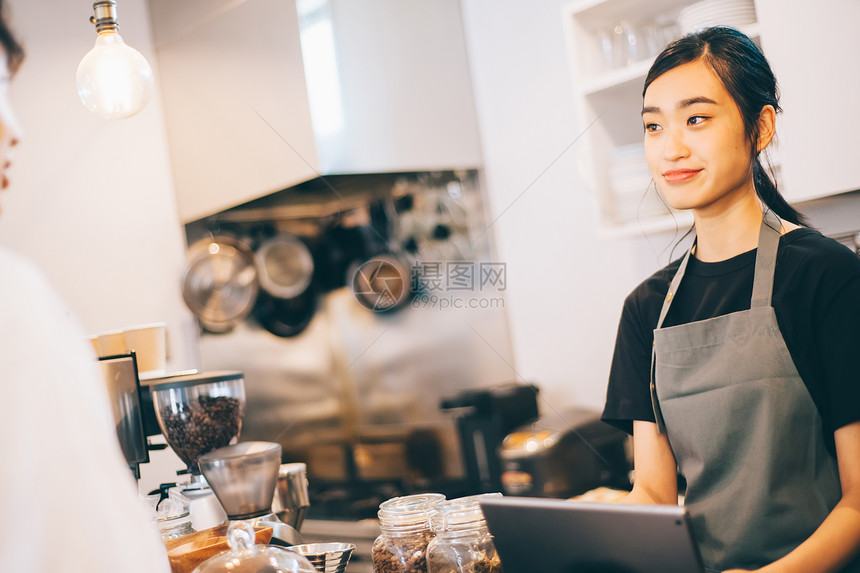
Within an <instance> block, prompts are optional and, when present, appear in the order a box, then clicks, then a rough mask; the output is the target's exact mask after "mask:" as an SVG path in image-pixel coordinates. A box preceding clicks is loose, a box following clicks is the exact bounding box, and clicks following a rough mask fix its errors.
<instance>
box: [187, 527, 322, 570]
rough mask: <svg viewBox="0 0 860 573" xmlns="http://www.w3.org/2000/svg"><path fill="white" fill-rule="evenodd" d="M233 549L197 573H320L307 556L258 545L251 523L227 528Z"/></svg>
mask: <svg viewBox="0 0 860 573" xmlns="http://www.w3.org/2000/svg"><path fill="white" fill-rule="evenodd" d="M227 543H228V544H229V545H230V549H228V550H227V551H223V552H221V553H219V554H218V555H216V556H214V557H211V558H209V559H207V560H206V561H204V562H203V563H201V564H200V565H199V566H198V567H197V568H196V569H195V570H194V571H193V573H221V572H227V571H229V572H230V573H257V572H259V571H266V572H267V573H316V569H314V566H313V565H311V562H310V561H308V560H307V558H306V557H304V556H303V555H300V554H299V553H296V552H294V551H288V550H286V549H283V548H281V547H277V546H274V545H254V529H253V527H251V524H250V523H248V522H247V521H234V522H233V523H231V524H230V527H228V528H227Z"/></svg>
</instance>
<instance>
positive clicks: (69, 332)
mask: <svg viewBox="0 0 860 573" xmlns="http://www.w3.org/2000/svg"><path fill="white" fill-rule="evenodd" d="M4 8H5V7H4V6H3V1H2V0H0V56H2V57H0V173H2V174H0V179H2V189H5V188H6V187H7V186H8V179H7V177H6V174H5V171H6V169H7V168H8V167H9V166H10V165H11V159H12V158H11V152H12V150H13V149H14V147H15V146H16V145H17V143H18V140H19V137H20V131H19V129H18V125H17V123H16V121H15V117H14V114H13V112H12V109H11V106H10V103H9V98H8V89H9V81H10V79H11V76H12V74H14V72H15V71H16V70H17V68H18V67H19V65H20V64H21V61H22V60H23V50H22V49H21V46H20V45H19V44H18V42H17V41H16V39H15V37H14V36H13V34H12V32H11V31H10V30H9V28H8V24H7V22H6V20H5V11H4ZM0 325H2V330H0V380H2V390H3V396H2V399H0V436H2V439H0V513H2V515H0V571H10V572H11V571H14V572H16V573H30V572H40V573H41V572H48V571H50V572H52V573H53V572H63V573H66V572H74V573H77V572H81V573H83V572H86V573H108V572H110V573H136V572H140V573H161V572H165V573H166V572H168V571H169V570H170V569H169V566H168V562H167V557H166V554H165V551H164V546H163V545H162V544H161V540H160V538H159V535H158V530H157V527H156V526H155V524H154V523H153V522H152V521H151V520H149V519H148V518H147V513H146V509H145V507H144V506H143V505H142V502H141V501H140V500H139V498H138V496H137V490H136V487H135V483H134V479H133V478H132V476H131V473H130V472H129V469H128V466H127V465H126V463H125V460H124V459H123V456H122V453H121V452H120V448H119V443H118V441H117V438H116V432H115V429H114V427H113V423H112V418H111V410H110V406H109V403H108V399H107V392H106V389H105V386H104V382H103V381H102V378H101V374H100V372H99V370H98V366H97V363H96V360H95V356H93V352H92V347H91V346H90V345H89V342H88V341H87V338H86V336H85V335H84V332H83V330H82V329H81V328H80V326H79V325H78V323H77V322H76V321H75V320H74V319H73V318H72V317H71V314H70V312H69V309H68V308H67V307H66V306H65V305H64V304H63V302H62V301H61V300H60V298H59V297H58V295H57V293H56V292H54V290H53V289H52V288H51V287H50V285H49V284H48V283H47V281H46V280H45V278H44V276H43V275H42V274H41V273H40V272H39V271H38V270H37V269H36V268H35V266H33V265H32V264H31V263H29V262H28V261H26V260H24V259H23V258H22V257H20V256H19V255H16V254H13V253H11V252H9V251H7V250H5V249H2V248H0Z"/></svg>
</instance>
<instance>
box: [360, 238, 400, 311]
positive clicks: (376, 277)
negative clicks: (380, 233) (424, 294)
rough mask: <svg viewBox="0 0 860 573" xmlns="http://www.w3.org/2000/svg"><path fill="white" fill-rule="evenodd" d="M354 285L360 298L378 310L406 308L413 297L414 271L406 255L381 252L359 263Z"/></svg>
mask: <svg viewBox="0 0 860 573" xmlns="http://www.w3.org/2000/svg"><path fill="white" fill-rule="evenodd" d="M350 287H351V288H352V293H353V295H354V296H355V298H356V300H358V302H359V303H361V305H362V306H364V307H365V308H368V309H370V310H372V311H374V312H391V311H395V310H398V309H400V308H402V307H403V306H404V305H406V304H407V303H408V302H409V301H410V299H411V298H412V295H413V292H412V275H411V271H410V267H409V264H408V263H407V262H406V260H405V257H403V256H401V255H400V254H398V253H393V252H390V253H381V254H378V255H374V256H372V257H370V258H368V259H367V260H365V261H362V262H361V263H360V264H357V265H355V267H354V269H353V271H352V279H351V281H350Z"/></svg>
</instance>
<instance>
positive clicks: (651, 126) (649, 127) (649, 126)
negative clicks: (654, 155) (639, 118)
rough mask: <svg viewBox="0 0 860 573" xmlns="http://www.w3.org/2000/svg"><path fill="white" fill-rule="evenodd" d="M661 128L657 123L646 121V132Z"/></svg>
mask: <svg viewBox="0 0 860 573" xmlns="http://www.w3.org/2000/svg"><path fill="white" fill-rule="evenodd" d="M659 129H662V128H661V127H660V126H659V125H657V124H656V123H646V124H645V132H646V133H648V132H654V131H657V130H659Z"/></svg>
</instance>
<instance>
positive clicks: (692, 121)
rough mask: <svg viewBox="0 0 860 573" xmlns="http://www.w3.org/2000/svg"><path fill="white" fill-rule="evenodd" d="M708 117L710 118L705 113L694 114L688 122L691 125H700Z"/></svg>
mask: <svg viewBox="0 0 860 573" xmlns="http://www.w3.org/2000/svg"><path fill="white" fill-rule="evenodd" d="M706 119H708V118H707V117H706V116H704V115H694V116H693V117H691V118H690V119H688V120H687V123H689V124H690V125H699V124H700V123H702V122H703V121H705V120H706Z"/></svg>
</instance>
